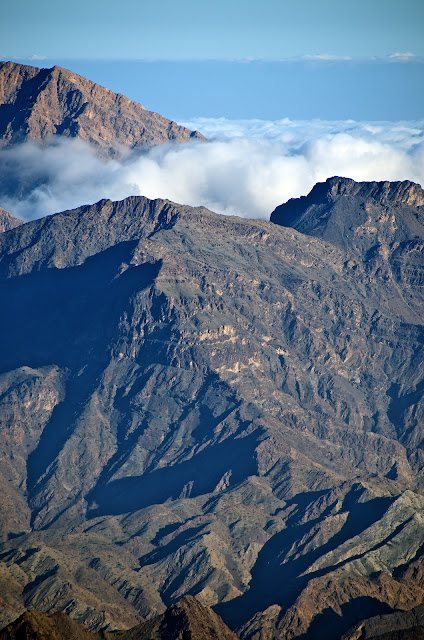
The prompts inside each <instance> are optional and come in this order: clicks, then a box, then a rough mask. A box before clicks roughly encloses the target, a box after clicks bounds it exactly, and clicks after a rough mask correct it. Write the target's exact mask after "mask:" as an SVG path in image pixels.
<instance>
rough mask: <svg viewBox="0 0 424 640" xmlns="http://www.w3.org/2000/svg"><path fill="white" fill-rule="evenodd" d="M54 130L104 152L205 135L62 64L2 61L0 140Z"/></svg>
mask: <svg viewBox="0 0 424 640" xmlns="http://www.w3.org/2000/svg"><path fill="white" fill-rule="evenodd" d="M52 135H61V136H69V137H73V138H80V139H81V140H85V141H86V142H89V143H90V144H92V145H93V146H94V147H95V148H96V149H97V150H98V152H99V153H100V154H101V155H103V156H117V155H118V156H119V155H121V154H122V153H123V152H124V151H125V149H141V148H145V147H149V146H152V145H157V144H161V143H163V142H170V141H171V142H186V141H187V140H189V139H192V138H203V136H202V135H201V134H200V133H199V132H197V131H190V130H188V129H185V128H184V127H181V126H179V125H177V124H176V123H175V122H172V121H171V120H168V119H167V118H164V117H163V116H161V115H159V114H158V113H154V112H152V111H147V110H146V109H145V108H144V107H142V106H141V105H140V104H137V103H136V102H132V101H131V100H129V99H128V98H126V97H125V96H122V95H120V94H116V93H113V91H109V89H105V88H104V87H101V86H100V85H98V84H95V83H94V82H91V81H90V80H86V79H85V78H83V77H81V76H78V75H76V74H75V73H72V72H71V71H67V70H66V69H62V68H61V67H53V68H51V69H38V68H35V67H30V66H26V65H21V64H16V63H14V62H1V63H0V146H5V145H8V144H12V143H16V142H23V141H25V140H34V141H36V142H43V141H45V140H46V139H48V138H49V137H50V136H52Z"/></svg>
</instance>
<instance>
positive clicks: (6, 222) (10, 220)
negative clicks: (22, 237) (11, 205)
mask: <svg viewBox="0 0 424 640" xmlns="http://www.w3.org/2000/svg"><path fill="white" fill-rule="evenodd" d="M20 224H23V222H22V220H19V218H15V217H14V216H12V214H11V213H9V212H8V211H6V209H2V207H0V233H3V231H9V229H14V228H15V227H19V225H20Z"/></svg>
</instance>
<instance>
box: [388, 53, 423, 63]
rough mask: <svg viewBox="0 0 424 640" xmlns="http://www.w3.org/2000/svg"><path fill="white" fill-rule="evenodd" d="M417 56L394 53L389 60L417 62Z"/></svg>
mask: <svg viewBox="0 0 424 640" xmlns="http://www.w3.org/2000/svg"><path fill="white" fill-rule="evenodd" d="M416 57H417V56H416V55H415V53H411V52H408V53H399V52H397V53H392V54H391V55H390V56H389V60H394V61H396V62H409V61H410V60H415V59H416Z"/></svg>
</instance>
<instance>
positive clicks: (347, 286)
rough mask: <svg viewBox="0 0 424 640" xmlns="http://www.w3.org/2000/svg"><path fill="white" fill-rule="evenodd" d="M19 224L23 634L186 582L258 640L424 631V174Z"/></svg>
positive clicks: (104, 620)
mask: <svg viewBox="0 0 424 640" xmlns="http://www.w3.org/2000/svg"><path fill="white" fill-rule="evenodd" d="M56 72H57V73H59V74H60V73H61V72H60V71H57V70H56ZM66 73H67V74H70V72H66ZM65 75H66V74H65ZM34 77H37V76H34ZM86 82H88V81H86ZM37 91H38V90H37ZM104 91H106V90H104ZM37 95H38V93H37ZM111 135H112V134H111ZM11 140H12V138H11ZM12 141H13V140H12ZM270 214H271V212H270ZM1 220H4V231H3V233H1V234H0V296H1V300H2V314H1V315H0V353H1V354H2V357H1V360H0V423H1V429H0V451H1V459H2V464H1V469H0V511H1V514H2V518H1V522H0V535H1V544H0V627H1V626H2V625H3V626H5V625H7V624H9V623H11V622H12V621H13V620H15V619H16V618H17V617H18V616H19V615H21V614H22V613H23V612H24V611H25V610H27V609H36V610H39V611H43V612H54V611H62V612H64V613H66V614H68V615H70V616H71V617H72V618H73V619H74V620H75V621H76V622H78V623H81V624H84V626H85V628H86V629H87V630H88V631H89V632H90V633H95V632H97V631H98V630H103V631H102V633H107V634H109V633H112V631H114V630H118V629H121V630H125V629H130V628H134V627H137V626H139V625H140V624H142V623H145V621H146V620H151V619H152V620H153V619H155V616H157V615H159V616H161V615H164V612H165V611H166V610H168V609H169V607H171V608H172V606H174V605H175V603H177V602H178V601H180V599H181V598H182V597H184V596H186V595H187V594H188V595H189V596H196V598H197V599H198V600H199V602H200V603H202V605H206V606H211V607H213V609H214V611H215V613H216V614H217V615H219V616H220V617H221V618H222V619H223V620H224V622H225V623H226V624H227V625H228V626H229V627H230V629H232V630H233V631H234V632H236V633H237V635H238V636H239V637H240V638H241V639H242V640H274V639H275V640H283V639H285V638H299V639H302V640H317V639H318V638H326V639H328V640H339V639H340V638H341V637H342V636H343V635H344V636H345V638H346V639H347V638H348V639H349V640H354V639H355V640H357V639H358V638H361V637H362V638H365V637H370V638H371V637H375V638H377V637H380V636H381V640H383V637H385V636H384V635H383V634H384V633H391V632H392V631H396V633H397V631H399V630H402V629H403V630H404V631H407V632H408V633H409V632H410V630H411V629H415V631H412V632H411V633H419V632H421V631H420V629H419V627H420V626H421V622H420V621H421V618H420V613H419V612H420V605H422V603H423V602H424V571H423V562H422V559H423V553H424V495H423V489H424V486H423V485H424V481H423V468H424V452H423V443H424V420H423V409H424V402H423V389H424V353H423V351H424V346H423V345H424V328H423V325H424V315H423V308H424V307H423V304H424V299H423V285H424V259H423V255H424V254H423V249H424V192H423V190H422V188H421V187H420V186H419V185H417V184H414V183H412V182H409V181H404V182H362V183H358V182H355V181H353V180H350V179H348V178H343V177H333V178H330V179H328V180H327V181H326V182H323V183H319V184H317V185H316V186H315V187H314V188H313V189H312V191H311V192H310V194H309V195H307V196H304V197H301V198H298V199H293V200H290V201H289V202H287V203H284V204H282V205H281V206H279V207H277V208H276V210H275V211H274V212H272V214H271V219H270V220H271V221H269V222H268V221H264V220H248V219H243V218H236V217H229V216H221V215H218V214H215V213H213V212H211V211H209V210H207V209H205V208H203V207H189V206H185V205H181V204H176V203H173V202H170V201H168V200H163V199H157V200H149V199H147V198H145V197H129V198H126V199H124V200H122V201H118V202H112V201H110V200H101V201H99V202H97V203H95V204H92V205H90V204H87V205H84V206H81V207H78V208H77V209H73V210H71V211H65V212H61V213H57V214H55V215H53V216H49V217H45V218H42V219H40V220H35V221H33V222H29V223H26V224H21V223H20V221H17V220H16V219H13V217H11V216H10V214H8V213H7V212H3V211H2V212H0V223H1ZM184 602H186V603H187V600H185V601H184ZM188 602H189V604H190V603H191V604H190V606H192V607H195V608H196V607H197V606H199V607H201V606H202V605H197V604H193V600H191V599H190V598H189V600H188ZM194 602H196V601H194ZM196 611H197V609H196ZM199 611H200V610H199ZM402 612H405V613H402ZM411 612H412V613H411ZM25 615H27V614H25ZM165 615H166V614H165ZM196 615H197V614H196ZM202 615H203V614H200V613H199V616H200V618H201V617H202ZM376 616H380V617H381V620H382V619H383V618H384V624H383V623H380V622H379V620H380V618H378V619H377V618H376ZM162 619H163V618H161V620H162ZM367 619H368V621H366V620H367ZM46 624H47V623H46ZM48 624H50V623H48ZM217 624H218V623H217ZM379 625H380V626H379ZM402 625H403V626H402ZM408 629H409V631H408ZM380 631H381V633H380ZM122 633H124V631H122ZM361 634H362V635H361ZM366 634H368V635H366ZM373 634H374V635H373ZM6 637H8V636H6ZM122 637H123V638H124V637H125V635H123V636H122ZM155 637H156V636H155ZM200 637H201V636H200ZM396 637H397V636H396ZM399 637H401V636H399ZM407 637H408V636H407V635H405V640H406V638H407ZM417 637H419V636H417ZM194 638H195V636H193V640H194Z"/></svg>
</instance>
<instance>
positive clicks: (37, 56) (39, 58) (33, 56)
mask: <svg viewBox="0 0 424 640" xmlns="http://www.w3.org/2000/svg"><path fill="white" fill-rule="evenodd" d="M28 60H47V56H43V55H40V54H39V53H33V54H32V56H29V58H28Z"/></svg>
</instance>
